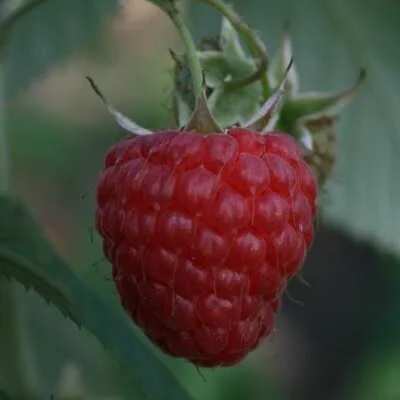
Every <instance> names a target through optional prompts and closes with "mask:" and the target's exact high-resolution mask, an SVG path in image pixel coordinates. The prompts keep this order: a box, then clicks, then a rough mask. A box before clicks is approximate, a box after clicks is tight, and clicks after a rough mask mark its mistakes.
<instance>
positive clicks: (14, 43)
mask: <svg viewBox="0 0 400 400" xmlns="http://www.w3.org/2000/svg"><path fill="white" fill-rule="evenodd" d="M30 1H32V2H33V1H34V0H30ZM117 4H118V1H117V0H51V1H44V2H42V3H40V4H39V5H38V6H36V7H34V8H32V9H31V10H30V11H29V12H27V13H26V14H24V15H23V16H22V17H21V18H18V19H17V20H16V21H15V22H14V23H13V24H12V26H11V27H10V30H9V32H8V33H9V35H10V36H8V40H7V41H6V43H5V48H4V53H3V57H4V59H5V61H6V68H5V82H6V87H5V90H6V95H7V97H11V96H14V95H16V94H18V93H19V92H20V91H21V90H23V89H24V88H25V87H26V86H28V85H29V84H30V83H31V82H32V81H33V80H34V79H35V78H38V77H40V76H42V75H43V74H44V73H45V72H46V71H47V70H48V69H49V68H51V67H52V66H54V65H55V64H56V63H59V62H61V61H62V60H63V59H65V58H66V57H67V56H68V55H70V54H71V53H72V52H73V51H76V50H80V49H82V47H83V45H84V44H88V43H89V42H90V41H91V40H93V39H94V38H95V37H96V36H97V35H98V34H99V32H100V30H101V28H104V23H105V22H106V19H107V17H108V16H110V15H112V14H113V13H115V12H116V11H117Z"/></svg>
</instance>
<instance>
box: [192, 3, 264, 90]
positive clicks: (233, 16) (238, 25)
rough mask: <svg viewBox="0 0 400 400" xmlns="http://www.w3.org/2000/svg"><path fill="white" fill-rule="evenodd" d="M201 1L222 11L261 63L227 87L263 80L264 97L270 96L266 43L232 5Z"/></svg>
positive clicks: (231, 87)
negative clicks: (247, 74) (254, 69)
mask: <svg viewBox="0 0 400 400" xmlns="http://www.w3.org/2000/svg"><path fill="white" fill-rule="evenodd" d="M198 1H200V2H201V3H204V4H207V5H209V6H211V7H213V8H215V9H216V10H217V11H218V12H219V13H221V14H222V15H223V16H224V17H225V18H226V19H228V20H229V21H230V23H231V24H232V25H233V26H234V27H235V29H236V30H237V31H238V32H239V33H240V34H241V35H242V36H243V38H244V39H245V40H246V43H247V45H248V47H249V49H250V51H251V52H252V53H253V54H254V55H255V56H256V57H257V58H258V59H259V60H260V64H259V66H258V68H257V70H256V71H254V72H253V73H252V74H250V75H249V76H246V77H245V78H243V79H237V80H232V81H230V82H227V83H226V86H225V87H226V88H227V89H230V90H234V89H238V88H241V87H243V86H247V85H249V84H251V83H253V82H256V81H259V80H260V81H261V84H262V87H263V92H264V97H265V98H268V97H269V95H270V94H271V90H270V87H269V83H268V77H267V68H268V64H269V61H268V55H267V51H266V49H265V46H264V43H263V42H262V40H261V39H260V38H259V37H258V36H257V34H256V33H255V32H254V30H253V29H251V28H250V26H249V25H248V24H247V23H246V22H244V21H243V20H242V18H241V17H240V16H239V15H238V14H237V13H236V12H235V11H234V9H233V8H232V7H230V6H229V5H227V4H225V3H224V2H223V1H222V0H198Z"/></svg>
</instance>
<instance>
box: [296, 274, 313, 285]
mask: <svg viewBox="0 0 400 400" xmlns="http://www.w3.org/2000/svg"><path fill="white" fill-rule="evenodd" d="M296 277H297V279H298V280H299V281H300V282H301V283H303V284H304V285H305V286H307V287H309V288H310V287H311V283H310V282H308V281H307V280H306V279H305V278H304V276H303V275H302V274H301V273H298V274H297V275H296Z"/></svg>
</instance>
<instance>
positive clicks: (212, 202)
mask: <svg viewBox="0 0 400 400" xmlns="http://www.w3.org/2000/svg"><path fill="white" fill-rule="evenodd" d="M316 195H317V186H316V182H315V180H314V177H313V175H312V173H311V172H310V169H309V168H308V166H307V165H306V163H305V162H304V161H303V158H302V152H301V150H300V148H299V147H298V146H297V144H296V142H295V141H294V140H293V139H291V138H290V137H289V136H288V135H286V134H283V133H277V132H274V133H270V134H266V135H261V134H258V133H255V132H252V131H250V130H247V129H244V128H234V129H230V130H227V131H226V132H225V133H216V134H213V135H201V134H197V133H193V132H179V131H167V132H157V133H154V134H152V135H149V136H141V137H138V136H135V137H131V138H129V139H127V140H124V141H122V142H120V143H118V144H117V145H116V146H115V147H113V148H112V149H111V150H110V151H109V153H108V155H107V157H106V161H105V169H104V171H103V172H102V175H101V177H100V181H99V184H98V189H97V205H98V207H97V215H96V220H97V229H98V231H99V233H100V235H101V236H102V238H103V247H104V253H105V255H106V257H107V258H108V260H109V261H110V262H111V263H112V265H113V278H114V281H115V283H116V287H117V290H118V292H119V295H120V298H121V302H122V304H123V306H124V307H125V309H126V310H127V312H128V313H129V314H130V315H131V317H132V319H133V320H134V321H135V323H136V324H137V325H138V326H140V327H141V329H142V330H143V331H144V332H145V334H146V335H147V337H148V338H150V340H151V341H152V342H153V343H155V344H156V345H157V346H158V347H159V348H161V349H162V350H164V351H165V352H167V353H169V354H170V355H172V356H176V357H183V358H186V359H188V360H190V361H191V362H192V363H194V364H196V365H199V366H206V367H212V366H218V365H233V364H236V363H238V362H239V361H240V360H242V359H243V358H244V357H245V356H246V355H247V354H248V353H249V352H250V351H251V350H252V349H254V348H256V347H257V346H258V345H259V343H260V342H261V341H262V339H263V338H264V337H266V336H268V335H269V334H270V332H271V330H272V329H273V326H274V314H275V312H276V309H277V305H278V303H279V300H280V297H281V294H282V290H283V288H284V286H285V283H286V281H287V279H289V278H290V277H291V276H292V275H294V274H295V273H296V272H298V271H299V269H300V268H301V266H302V264H303V261H304V258H305V255H306V252H307V250H308V248H309V247H310V245H311V242H312V238H313V225H312V224H313V218H314V215H315V210H316V207H315V202H316Z"/></svg>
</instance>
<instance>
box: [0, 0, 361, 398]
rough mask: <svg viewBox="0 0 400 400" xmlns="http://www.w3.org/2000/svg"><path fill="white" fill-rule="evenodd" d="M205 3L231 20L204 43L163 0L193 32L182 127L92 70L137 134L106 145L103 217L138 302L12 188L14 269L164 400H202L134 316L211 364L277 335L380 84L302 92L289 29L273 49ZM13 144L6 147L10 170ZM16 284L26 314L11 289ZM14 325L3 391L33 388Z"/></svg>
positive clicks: (180, 26) (107, 243) (104, 234)
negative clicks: (344, 151)
mask: <svg viewBox="0 0 400 400" xmlns="http://www.w3.org/2000/svg"><path fill="white" fill-rule="evenodd" d="M199 1H200V2H202V3H205V4H207V5H208V6H211V7H213V8H214V9H215V10H216V11H217V12H218V13H220V14H221V17H222V26H221V31H220V34H219V35H218V37H216V38H211V39H210V38H208V39H206V40H204V41H203V42H202V43H201V44H200V45H199V46H198V47H196V46H195V44H194V42H193V40H192V38H191V35H190V32H189V30H188V29H187V27H186V25H185V23H184V20H183V18H182V14H181V11H180V9H179V7H178V2H177V1H175V0H154V1H153V3H154V4H156V5H158V6H159V7H160V8H161V9H162V10H163V11H164V12H165V13H166V14H167V15H168V16H169V17H170V19H171V21H172V23H173V24H174V26H175V27H176V29H177V32H178V33H179V36H180V38H181V39H182V43H183V50H184V51H183V52H182V53H180V52H176V51H171V56H172V59H173V62H174V92H173V96H172V99H171V103H172V108H173V114H174V115H173V117H174V118H173V119H174V121H175V124H174V125H173V126H166V127H165V129H164V130H162V131H156V132H152V131H151V130H149V129H147V128H143V127H141V126H139V125H138V124H137V123H136V122H134V121H131V120H130V119H128V118H127V117H126V116H124V115H123V114H121V113H120V112H119V111H117V110H116V109H115V108H114V107H113V106H111V105H110V104H109V103H108V102H107V100H106V99H105V97H104V96H103V94H102V93H101V92H100V90H99V88H98V87H97V86H96V84H95V83H94V81H93V80H92V79H91V78H89V81H90V83H91V85H92V88H93V89H94V90H95V91H96V93H97V94H98V95H99V96H100V97H101V99H102V100H103V102H104V103H105V105H106V106H107V109H108V111H109V112H110V113H111V115H112V116H113V118H114V119H115V121H116V122H117V124H118V125H119V126H120V127H122V128H123V129H124V130H125V131H128V134H127V137H126V138H125V139H123V140H121V141H120V142H118V143H116V144H115V145H114V146H112V148H111V149H109V151H108V153H107V154H106V155H105V162H104V168H103V170H102V171H101V173H100V177H99V181H98V183H97V191H96V194H97V198H96V202H97V203H96V206H97V209H96V217H95V219H96V228H97V231H98V233H99V235H100V237H101V239H102V241H103V252H104V255H105V257H106V258H107V259H108V261H109V263H110V266H109V268H110V269H112V278H113V283H114V285H115V286H114V290H115V291H116V292H117V293H118V295H119V298H120V300H121V304H122V306H123V309H124V310H121V311H123V312H117V311H115V310H113V309H112V308H110V307H109V306H108V305H107V304H105V302H104V300H103V299H101V298H99V297H98V295H96V293H94V292H93V291H92V290H90V289H89V288H87V287H86V285H85V284H84V283H83V282H82V281H81V280H80V279H79V278H78V277H77V276H75V274H74V273H73V272H72V271H71V269H70V268H69V267H68V266H67V265H66V264H65V263H64V262H63V261H62V260H60V258H59V257H58V256H57V255H56V254H55V253H54V251H52V250H51V248H50V246H49V245H48V243H47V242H46V241H45V239H44V238H43V236H42V234H41V233H40V231H39V230H38V228H37V227H36V225H35V223H34V221H33V220H32V219H31V218H30V217H29V215H28V214H27V212H26V211H25V210H24V208H23V207H22V206H21V205H20V204H18V203H17V202H16V201H14V200H11V199H10V198H9V197H8V196H6V195H4V194H2V195H1V196H0V221H1V223H2V226H1V233H2V234H3V235H4V240H2V242H0V266H1V269H0V272H1V274H2V278H12V279H15V280H17V281H18V282H20V283H22V284H23V285H24V286H25V287H27V288H32V289H34V290H35V291H37V292H38V293H39V294H40V295H41V296H42V297H43V298H44V299H46V301H48V302H49V303H52V304H53V305H55V306H56V307H57V308H58V309H59V310H60V311H61V312H62V313H63V314H64V315H65V316H66V317H68V318H70V319H71V320H72V321H73V322H74V323H76V324H77V325H78V326H80V327H82V328H84V329H86V330H87V331H89V332H90V333H92V334H93V335H94V336H95V337H96V338H98V339H99V340H100V342H101V343H102V344H103V345H104V346H105V347H106V348H107V349H109V350H110V351H111V353H112V354H114V355H116V356H117V357H118V359H119V360H120V361H121V362H122V363H123V364H124V366H128V368H129V371H130V373H131V374H132V377H133V378H134V379H135V382H136V384H137V387H138V391H139V392H140V393H141V394H144V395H145V396H146V397H147V398H151V399H157V400H158V399H160V400H161V399H169V398H174V399H186V398H188V396H187V394H186V392H185V391H184V390H183V389H182V388H181V387H180V385H179V384H178V383H177V381H176V380H175V378H174V377H173V376H172V374H171V373H170V371H169V370H168V368H166V367H165V366H164V365H163V364H162V363H161V362H160V361H159V359H158V356H160V352H157V355H156V356H155V355H154V354H153V350H154V349H149V348H148V345H149V343H147V342H146V344H144V343H143V342H142V341H141V340H140V339H139V338H138V337H137V335H136V333H135V332H134V330H133V325H137V326H138V327H139V328H141V329H142V331H143V332H144V333H145V335H146V336H147V338H148V339H150V342H152V343H153V344H154V345H156V346H157V347H158V348H159V349H160V350H162V351H163V352H165V353H167V355H170V356H174V357H179V358H183V359H185V360H188V361H190V362H191V363H192V364H194V365H195V366H198V367H217V366H224V367H228V366H233V365H236V364H238V363H240V362H241V361H242V360H243V359H244V358H245V357H246V356H247V355H248V354H249V352H250V351H252V350H254V349H256V348H257V347H258V346H259V345H261V343H262V342H263V340H264V339H265V338H267V337H268V336H269V335H270V334H271V332H272V331H273V329H274V326H275V317H276V315H277V313H278V312H279V304H280V301H281V298H282V296H283V293H284V291H285V288H286V284H287V282H288V280H289V279H291V278H292V277H293V276H295V275H296V274H297V273H298V272H299V271H300V269H301V268H302V267H303V264H304V261H305V259H306V257H307V252H308V251H309V249H310V248H311V246H312V243H313V238H314V235H315V234H318V232H316V231H315V229H314V223H315V217H316V215H317V213H318V210H319V208H320V204H319V201H318V200H319V194H320V193H321V190H322V189H323V187H324V184H325V182H326V181H327V180H328V178H329V176H330V174H331V172H332V169H333V166H334V163H335V158H336V149H335V142H336V136H335V122H336V118H337V116H338V113H339V111H340V110H341V109H342V108H343V107H344V106H345V105H346V104H348V103H349V102H350V101H351V100H352V98H353V97H354V95H355V94H356V92H357V90H358V88H359V87H360V85H361V83H362V81H363V79H364V72H363V71H361V73H360V77H359V80H358V81H357V82H356V84H355V85H354V86H353V87H352V88H350V89H348V90H345V91H342V92H338V93H336V94H325V93H314V92H313V93H312V94H311V95H310V94H309V93H305V94H304V93H301V92H299V82H298V81H299V77H298V75H297V71H296V68H295V65H294V62H293V54H292V47H291V40H290V37H289V35H287V34H285V35H284V37H283V38H282V41H281V43H280V46H279V48H278V51H277V54H276V55H275V57H274V58H273V59H272V60H270V59H269V57H268V55H267V52H266V48H265V45H264V43H263V42H262V41H261V39H260V38H259V37H258V36H257V35H256V33H255V32H254V31H253V30H252V29H251V28H250V27H249V26H248V25H247V23H245V22H244V21H243V20H242V18H240V17H239V16H238V15H237V14H236V13H235V11H234V10H233V9H232V8H231V7H228V6H227V5H225V4H224V3H223V2H221V1H220V0H199ZM44 3H47V2H46V1H45V0H39V1H33V0H32V1H31V2H27V3H26V4H25V5H24V6H22V7H21V8H20V9H17V11H16V12H15V13H12V14H11V16H10V17H9V18H7V19H6V20H5V22H4V23H3V25H2V29H0V31H1V32H2V33H3V35H4V37H5V38H6V37H7V36H8V35H11V34H12V32H13V27H14V23H16V22H17V21H19V20H20V19H21V18H23V17H26V16H27V15H29V12H31V11H32V10H34V9H35V7H36V6H38V5H42V4H44ZM49 4H50V2H49ZM49 9H50V8H49ZM4 40H5V39H4ZM244 43H245V44H246V48H245V47H244ZM171 119H172V118H171ZM0 138H1V139H4V136H3V135H0ZM5 149H6V144H5V143H1V147H0V150H2V151H3V152H4V155H2V157H1V161H2V162H3V163H4V168H2V169H1V172H6V170H7V168H6V167H7V164H8V163H7V157H6V155H7V154H6V151H5ZM6 175H7V174H6V173H4V177H2V181H3V189H4V191H5V189H6V186H7V184H6V181H7V178H8V177H7V176H6ZM2 284H4V285H3V286H2V287H1V288H0V290H1V291H2V293H1V294H2V297H3V298H5V299H7V304H8V305H9V306H10V309H12V307H11V306H12V303H13V294H12V289H10V288H11V284H9V282H8V281H5V279H3V281H2ZM126 317H128V318H126ZM14 322H15V321H13V320H12V318H11V319H9V320H8V322H7V328H10V329H7V331H8V333H9V337H10V338H11V339H10V341H9V342H5V343H3V344H2V345H3V346H0V347H3V348H2V349H1V352H2V354H11V356H10V359H11V360H12V362H11V363H8V364H6V363H5V362H3V364H4V365H2V359H0V365H2V367H3V368H2V369H3V371H1V372H4V371H5V372H6V373H4V375H7V376H8V377H9V378H7V379H6V384H7V385H6V386H7V389H6V390H4V391H2V386H1V384H2V383H3V382H2V380H1V379H0V395H2V394H3V392H4V396H6V392H7V393H8V392H11V395H12V396H15V398H32V399H33V398H35V397H36V393H35V390H34V389H33V388H32V387H31V385H30V384H29V382H26V381H27V379H26V377H24V376H23V374H22V373H20V372H21V371H20V369H21V368H20V366H21V360H18V357H17V354H14V353H12V351H13V349H12V347H13V346H8V345H9V343H12V342H13V340H12V339H13V338H12V336H13V334H14V333H15V332H13V324H14ZM132 322H133V324H132ZM14 339H15V338H14ZM14 356H15V357H14ZM2 357H3V358H4V356H2ZM0 370H1V369H0Z"/></svg>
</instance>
